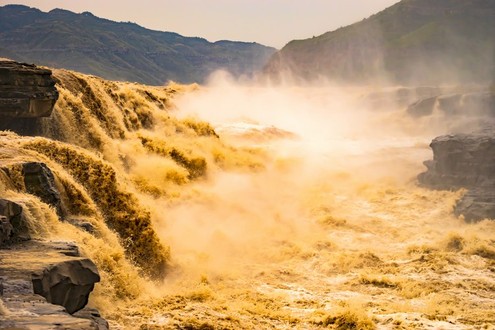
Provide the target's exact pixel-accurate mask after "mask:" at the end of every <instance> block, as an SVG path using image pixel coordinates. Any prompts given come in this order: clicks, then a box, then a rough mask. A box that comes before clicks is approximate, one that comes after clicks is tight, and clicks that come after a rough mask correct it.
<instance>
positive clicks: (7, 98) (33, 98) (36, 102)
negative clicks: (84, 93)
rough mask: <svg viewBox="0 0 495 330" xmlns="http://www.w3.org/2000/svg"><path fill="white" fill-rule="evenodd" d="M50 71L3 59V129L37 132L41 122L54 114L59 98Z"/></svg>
mask: <svg viewBox="0 0 495 330" xmlns="http://www.w3.org/2000/svg"><path fill="white" fill-rule="evenodd" d="M51 73H52V72H51V71H50V70H47V69H42V68H39V67H36V66H35V65H31V64H25V63H18V62H14V61H9V60H0V130H11V131H14V132H16V133H18V134H21V135H37V134H38V133H39V132H38V131H39V126H40V125H39V121H40V120H41V119H40V118H42V117H48V116H50V114H51V113H52V110H53V106H54V105H55V102H56V101H57V99H58V91H57V89H56V88H55V80H53V78H52V76H51Z"/></svg>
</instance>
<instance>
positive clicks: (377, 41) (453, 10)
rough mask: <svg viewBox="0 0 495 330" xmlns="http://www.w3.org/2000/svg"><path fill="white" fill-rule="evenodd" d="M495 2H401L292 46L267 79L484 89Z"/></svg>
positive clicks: (492, 53)
mask: <svg viewBox="0 0 495 330" xmlns="http://www.w3.org/2000/svg"><path fill="white" fill-rule="evenodd" d="M493 34H495V2H493V1H490V0H467V1H466V0H463V1H460V0H403V1H400V2H398V3H396V4H394V5H392V6H391V7H388V8H386V9H385V10H383V11H381V12H379V13H376V14H374V15H372V16H370V17H368V18H366V19H363V20H361V21H359V22H356V23H354V24H351V25H349V26H346V27H341V28H339V29H337V30H334V31H329V32H326V33H324V34H322V35H320V36H317V37H313V38H309V39H302V40H293V41H291V42H289V43H288V44H287V45H286V46H285V47H283V48H282V49H281V50H280V51H279V52H277V53H276V54H274V55H273V56H272V58H271V59H270V61H269V62H268V64H267V65H266V66H265V72H267V73H268V74H270V75H271V76H272V77H278V78H280V77H281V76H283V75H284V74H289V75H292V76H295V77H296V78H297V79H302V80H315V79H318V78H325V79H331V80H336V81H344V82H354V83H355V82H367V83H369V82H375V81H380V80H382V81H383V80H384V81H391V82H394V83H403V84H413V83H420V84H424V83H427V84H429V83H433V84H436V83H446V82H459V81H462V82H486V81H492V80H493V77H494V76H495V66H494V63H495V41H494V39H493V37H492V36H493Z"/></svg>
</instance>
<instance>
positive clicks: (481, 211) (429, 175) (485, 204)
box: [418, 128, 495, 221]
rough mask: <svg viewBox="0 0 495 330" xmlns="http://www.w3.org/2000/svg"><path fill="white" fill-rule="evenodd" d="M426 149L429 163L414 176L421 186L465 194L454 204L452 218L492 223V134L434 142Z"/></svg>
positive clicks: (494, 176) (494, 201)
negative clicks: (460, 191)
mask: <svg viewBox="0 0 495 330" xmlns="http://www.w3.org/2000/svg"><path fill="white" fill-rule="evenodd" d="M430 147H431V148H432V150H433V160H429V161H426V162H425V165H426V167H427V168H428V170H427V171H426V172H424V173H421V174H420V175H419V176H418V181H419V183H420V184H421V185H422V186H425V187H429V188H433V189H445V190H454V189H459V188H466V189H468V192H467V193H466V195H465V196H464V197H463V198H462V199H461V200H460V201H459V202H458V203H457V205H456V207H455V210H454V211H455V214H456V215H463V216H464V218H465V219H466V220H468V221H477V220H482V219H485V218H489V219H495V130H494V129H493V128H488V129H485V130H483V131H480V132H477V133H472V134H456V135H445V136H440V137H437V138H435V139H434V140H433V141H432V143H431V144H430Z"/></svg>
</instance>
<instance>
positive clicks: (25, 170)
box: [22, 162, 63, 217]
mask: <svg viewBox="0 0 495 330" xmlns="http://www.w3.org/2000/svg"><path fill="white" fill-rule="evenodd" d="M22 175H23V176H24V185H25V187H26V191H27V192H28V193H30V194H33V195H35V196H38V197H39V198H40V199H41V200H42V201H43V202H45V203H46V204H48V205H51V206H53V207H54V208H55V210H57V214H58V215H59V216H61V217H62V216H63V211H62V204H61V201H60V194H59V192H58V190H57V187H56V185H55V176H54V175H53V173H52V171H51V170H50V169H49V168H48V166H46V164H44V163H38V162H28V163H23V164H22Z"/></svg>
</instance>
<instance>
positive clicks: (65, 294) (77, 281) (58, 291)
mask: <svg viewBox="0 0 495 330" xmlns="http://www.w3.org/2000/svg"><path fill="white" fill-rule="evenodd" d="M32 281H33V289H34V293H36V294H39V295H41V296H43V297H45V298H46V300H47V301H48V302H50V303H52V304H57V305H61V306H64V307H65V309H66V310H67V312H69V313H70V314H72V313H74V312H77V311H78V310H80V309H82V308H84V306H86V304H87V303H88V298H89V294H90V293H91V291H93V288H94V285H95V283H96V282H99V281H100V275H99V274H98V270H97V269H96V266H95V264H94V263H93V262H92V261H91V260H89V259H81V260H68V261H64V262H61V263H58V264H55V265H53V266H51V267H49V268H46V269H45V270H43V272H42V273H37V274H34V275H33V279H32Z"/></svg>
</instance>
